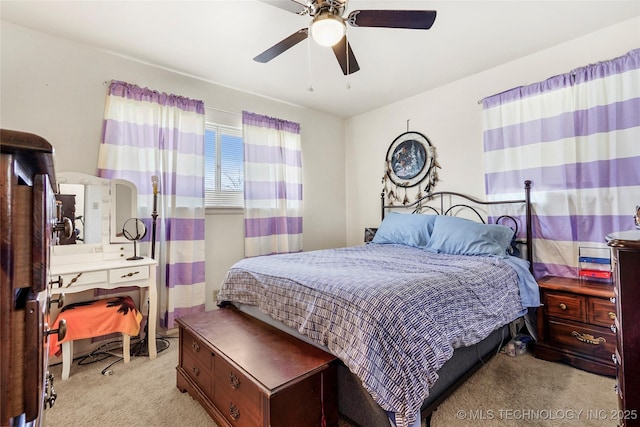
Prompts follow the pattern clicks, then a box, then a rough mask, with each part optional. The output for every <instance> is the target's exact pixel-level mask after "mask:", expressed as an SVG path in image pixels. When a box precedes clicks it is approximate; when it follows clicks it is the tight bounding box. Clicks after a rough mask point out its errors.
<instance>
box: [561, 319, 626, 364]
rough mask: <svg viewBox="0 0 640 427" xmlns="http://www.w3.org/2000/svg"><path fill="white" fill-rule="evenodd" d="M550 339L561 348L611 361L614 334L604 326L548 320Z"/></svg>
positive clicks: (613, 349)
mask: <svg viewBox="0 0 640 427" xmlns="http://www.w3.org/2000/svg"><path fill="white" fill-rule="evenodd" d="M549 333H550V336H551V341H552V342H553V343H555V344H557V345H559V346H562V348H565V349H569V350H572V351H575V352H578V353H581V354H586V355H589V356H591V357H594V358H598V359H601V360H603V361H606V362H607V363H610V362H611V355H612V354H613V353H614V352H615V349H616V336H615V335H614V334H613V333H612V332H611V331H610V330H608V329H606V328H598V327H589V326H586V325H583V324H579V323H574V322H568V321H567V322H562V321H554V320H550V321H549Z"/></svg>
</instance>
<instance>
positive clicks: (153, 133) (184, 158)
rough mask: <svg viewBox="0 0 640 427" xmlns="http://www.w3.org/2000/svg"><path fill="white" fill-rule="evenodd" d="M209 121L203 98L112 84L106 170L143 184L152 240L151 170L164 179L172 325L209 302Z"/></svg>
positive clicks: (165, 300) (163, 315)
mask: <svg viewBox="0 0 640 427" xmlns="http://www.w3.org/2000/svg"><path fill="white" fill-rule="evenodd" d="M204 124H205V120H204V103H203V102H202V101H197V100H191V99H187V98H183V97H180V96H176V95H168V94H166V93H160V92H156V91H153V90H150V89H147V88H144V89H142V88H140V87H138V86H136V85H132V84H128V83H124V82H119V81H113V82H112V83H111V85H110V86H109V94H108V96H107V102H106V107H105V116H104V129H103V131H104V135H103V139H102V144H101V146H100V156H99V159H98V167H99V175H100V176H101V177H104V178H109V179H112V178H122V179H127V180H129V181H131V182H133V183H135V184H136V186H137V188H138V210H139V215H140V217H141V218H143V219H144V221H145V223H146V224H147V228H148V230H149V232H148V233H147V236H146V239H147V241H149V240H150V237H151V221H152V220H151V218H152V217H151V213H152V211H153V186H152V182H151V177H152V176H157V177H158V179H159V185H158V187H159V188H158V193H159V194H158V199H157V203H158V206H157V211H158V220H157V232H156V245H155V252H156V253H155V259H156V260H157V261H158V265H159V272H158V275H157V277H158V282H159V292H158V295H159V298H158V299H159V304H160V307H159V310H160V322H161V326H162V327H164V328H167V329H171V328H174V327H175V323H174V321H175V319H176V318H178V317H181V316H183V315H186V314H189V313H193V312H198V311H204V309H205V274H204V264H205V257H204V212H205V211H204ZM141 249H144V248H141Z"/></svg>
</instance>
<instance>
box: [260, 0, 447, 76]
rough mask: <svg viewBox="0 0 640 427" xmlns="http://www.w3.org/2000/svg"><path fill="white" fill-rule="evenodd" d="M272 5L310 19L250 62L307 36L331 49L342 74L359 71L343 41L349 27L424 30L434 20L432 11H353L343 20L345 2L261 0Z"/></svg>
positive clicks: (269, 56) (268, 57) (264, 58)
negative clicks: (309, 21)
mask: <svg viewBox="0 0 640 427" xmlns="http://www.w3.org/2000/svg"><path fill="white" fill-rule="evenodd" d="M261 1H262V2H264V3H268V4H270V5H272V6H275V7H278V8H280V9H284V10H286V11H289V12H293V13H295V14H297V15H300V16H310V17H311V18H312V20H311V23H310V24H309V27H307V28H302V29H300V30H298V31H296V32H295V33H293V34H291V35H290V36H289V37H287V38H285V39H283V40H281V41H280V42H278V43H276V44H275V45H273V46H271V47H270V48H269V49H267V50H265V51H264V52H262V53H261V54H260V55H258V56H256V57H255V58H253V60H254V61H257V62H262V63H266V62H269V61H271V60H272V59H274V58H275V57H277V56H278V55H280V54H281V53H283V52H285V51H287V50H288V49H290V48H292V47H293V46H295V45H297V44H298V43H300V42H301V41H303V40H305V39H306V38H307V37H308V36H309V33H311V37H312V38H313V39H314V40H315V41H316V42H317V43H318V44H319V45H321V46H326V47H329V46H330V47H331V48H332V49H333V53H334V54H335V56H336V59H337V60H338V63H339V64H340V67H341V68H342V72H343V73H344V74H345V75H348V74H352V73H355V72H356V71H358V70H359V69H360V66H359V65H358V61H356V57H355V56H354V54H353V51H352V50H351V46H350V45H349V42H348V41H347V36H346V31H347V26H346V24H349V25H350V26H352V27H382V28H405V29H415V30H428V29H429V28H431V26H432V25H433V22H434V21H435V19H436V11H435V10H354V11H352V12H350V13H349V15H347V16H346V17H343V15H344V13H345V10H346V9H347V1H348V0H307V1H305V2H301V1H297V0H261Z"/></svg>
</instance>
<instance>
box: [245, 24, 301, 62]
mask: <svg viewBox="0 0 640 427" xmlns="http://www.w3.org/2000/svg"><path fill="white" fill-rule="evenodd" d="M308 34H309V30H308V29H307V28H303V29H301V30H298V31H296V32H295V33H293V34H291V35H290V36H289V37H287V38H286V39H284V40H281V41H279V42H278V43H276V44H274V45H273V46H271V47H270V48H269V49H267V50H265V51H264V52H262V53H261V54H260V55H258V56H256V57H255V58H253V60H254V61H256V62H262V63H265V62H269V61H271V60H272V59H273V58H275V57H276V56H278V55H280V54H281V53H283V52H285V51H287V50H288V49H290V48H292V47H293V46H295V45H297V44H298V43H300V42H301V41H302V40H304V39H306V38H307V36H308Z"/></svg>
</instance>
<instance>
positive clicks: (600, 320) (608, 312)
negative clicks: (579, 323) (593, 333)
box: [587, 298, 616, 328]
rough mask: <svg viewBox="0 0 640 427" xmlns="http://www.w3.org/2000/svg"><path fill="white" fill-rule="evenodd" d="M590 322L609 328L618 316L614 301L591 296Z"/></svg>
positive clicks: (589, 303) (588, 302) (589, 300)
mask: <svg viewBox="0 0 640 427" xmlns="http://www.w3.org/2000/svg"><path fill="white" fill-rule="evenodd" d="M587 304H588V306H589V316H588V322H589V323H591V324H594V325H599V326H604V327H606V328H609V327H610V326H611V325H613V322H614V320H615V318H616V306H615V304H613V303H612V302H610V301H609V300H606V299H602V298H589V299H588V301H587Z"/></svg>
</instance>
